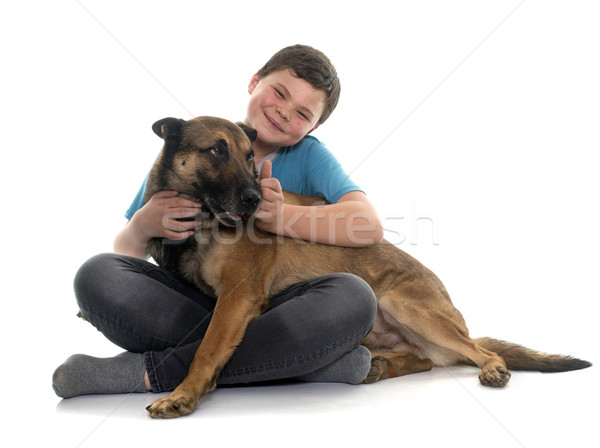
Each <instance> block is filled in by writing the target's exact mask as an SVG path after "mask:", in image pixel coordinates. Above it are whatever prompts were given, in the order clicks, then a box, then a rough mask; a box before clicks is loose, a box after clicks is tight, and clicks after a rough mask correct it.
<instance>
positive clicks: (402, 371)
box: [363, 353, 433, 384]
mask: <svg viewBox="0 0 600 448" xmlns="http://www.w3.org/2000/svg"><path fill="white" fill-rule="evenodd" d="M432 367H433V362H431V360H430V359H421V358H419V357H417V356H415V355H413V354H412V353H409V354H405V355H398V354H393V353H390V354H385V355H375V356H373V358H372V359H371V370H369V374H368V375H367V377H366V378H365V380H364V381H363V383H364V384H371V383H374V382H376V381H379V380H384V379H386V378H395V377H397V376H403V375H410V374H411V373H419V372H425V371H427V370H431V368H432Z"/></svg>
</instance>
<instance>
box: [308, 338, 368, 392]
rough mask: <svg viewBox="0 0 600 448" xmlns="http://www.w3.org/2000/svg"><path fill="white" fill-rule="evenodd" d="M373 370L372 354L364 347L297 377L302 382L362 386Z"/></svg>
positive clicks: (360, 346)
mask: <svg viewBox="0 0 600 448" xmlns="http://www.w3.org/2000/svg"><path fill="white" fill-rule="evenodd" d="M370 369H371V352H370V351H369V350H368V349H367V348H366V347H363V346H362V345H359V346H358V347H357V348H355V349H354V350H352V351H351V352H348V353H346V354H345V355H344V356H342V357H341V358H338V359H336V360H335V361H334V362H332V363H331V364H329V365H328V366H325V367H322V368H320V369H318V370H315V371H314V372H310V373H307V374H305V375H301V376H299V377H297V379H299V380H300V381H312V382H322V383H349V384H360V383H362V381H363V380H364V379H365V378H366V377H367V375H368V373H369V370H370Z"/></svg>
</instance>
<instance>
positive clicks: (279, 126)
mask: <svg viewBox="0 0 600 448" xmlns="http://www.w3.org/2000/svg"><path fill="white" fill-rule="evenodd" d="M248 92H249V93H250V101H249V103H248V109H247V112H246V114H247V115H246V120H245V121H244V122H245V124H247V125H249V126H252V127H253V128H255V129H256V130H257V132H258V139H257V142H256V143H255V146H260V144H261V143H262V144H263V145H264V146H265V147H267V148H269V149H276V148H279V147H282V146H291V145H294V144H296V143H298V142H299V141H300V139H302V138H303V137H304V136H306V135H307V134H308V133H309V132H311V131H313V130H314V129H315V128H316V124H317V121H318V120H319V118H320V117H321V113H322V112H323V108H324V106H325V92H323V91H322V90H318V89H315V88H314V87H313V86H312V85H310V84H309V83H308V82H307V81H305V80H304V79H301V78H296V77H295V76H294V75H292V73H291V72H290V71H289V70H279V71H276V72H273V73H271V74H269V75H268V76H265V77H264V78H262V79H261V80H260V81H259V80H258V75H254V76H253V77H252V79H251V80H250V85H249V86H248Z"/></svg>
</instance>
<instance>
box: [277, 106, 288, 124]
mask: <svg viewBox="0 0 600 448" xmlns="http://www.w3.org/2000/svg"><path fill="white" fill-rule="evenodd" d="M277 113H278V114H279V116H280V117H281V118H282V119H283V120H285V121H288V120H289V118H290V114H289V113H288V112H287V110H286V109H285V108H284V107H278V108H277Z"/></svg>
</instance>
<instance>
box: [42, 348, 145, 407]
mask: <svg viewBox="0 0 600 448" xmlns="http://www.w3.org/2000/svg"><path fill="white" fill-rule="evenodd" d="M145 373H146V363H145V361H144V355H143V354H141V353H131V352H123V353H121V354H120V355H117V356H115V357H113V358H94V357H93V356H88V355H73V356H71V357H70V358H68V359H67V360H66V361H65V362H64V363H63V364H61V365H60V366H58V368H57V369H56V370H55V371H54V374H53V375H52V388H53V389H54V392H56V395H58V396H59V397H62V398H71V397H76V396H78V395H90V394H122V393H131V392H147V389H146V384H145V382H144V375H145Z"/></svg>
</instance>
